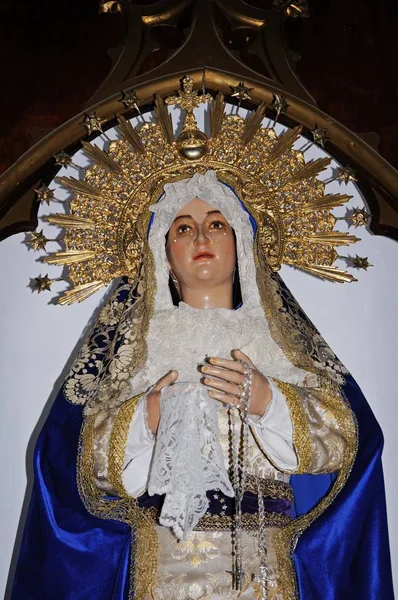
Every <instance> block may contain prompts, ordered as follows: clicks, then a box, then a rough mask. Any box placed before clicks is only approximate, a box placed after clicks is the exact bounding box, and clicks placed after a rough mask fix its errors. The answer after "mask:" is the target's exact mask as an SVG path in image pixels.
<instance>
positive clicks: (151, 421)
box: [146, 371, 178, 435]
mask: <svg viewBox="0 0 398 600" xmlns="http://www.w3.org/2000/svg"><path fill="white" fill-rule="evenodd" d="M177 378H178V372H177V371H169V372H168V373H166V375H163V377H161V378H160V379H159V381H158V382H157V383H156V385H154V387H153V388H152V389H151V391H150V392H149V394H148V395H147V397H146V412H147V415H148V418H147V423H148V427H149V429H150V430H151V431H152V433H153V434H154V435H156V432H157V430H158V427H159V421H160V396H161V394H160V392H161V390H162V389H163V388H164V387H167V386H169V385H171V384H172V383H174V382H175V381H177Z"/></svg>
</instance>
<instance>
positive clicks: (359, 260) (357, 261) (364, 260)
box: [352, 254, 373, 271]
mask: <svg viewBox="0 0 398 600" xmlns="http://www.w3.org/2000/svg"><path fill="white" fill-rule="evenodd" d="M352 266H353V267H354V269H365V271H367V270H368V268H369V267H373V265H371V264H370V262H369V261H368V257H367V256H366V257H361V256H358V254H356V255H355V258H353V259H352Z"/></svg>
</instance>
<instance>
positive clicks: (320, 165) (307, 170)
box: [290, 158, 332, 181]
mask: <svg viewBox="0 0 398 600" xmlns="http://www.w3.org/2000/svg"><path fill="white" fill-rule="evenodd" d="M331 161H332V159H331V158H317V159H316V160H311V161H310V162H308V163H307V164H306V165H305V166H304V167H301V169H299V170H298V171H296V173H294V174H293V175H292V177H291V179H290V180H291V181H303V179H309V178H310V177H316V176H317V175H319V173H320V172H321V171H324V170H325V169H326V167H328V166H329V165H330V163H331Z"/></svg>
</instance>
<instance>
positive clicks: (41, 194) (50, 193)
mask: <svg viewBox="0 0 398 600" xmlns="http://www.w3.org/2000/svg"><path fill="white" fill-rule="evenodd" d="M34 191H35V192H36V194H37V198H38V200H39V201H40V202H46V203H47V204H50V202H51V201H52V200H54V190H50V188H49V187H47V186H46V185H42V186H40V187H39V189H38V190H34Z"/></svg>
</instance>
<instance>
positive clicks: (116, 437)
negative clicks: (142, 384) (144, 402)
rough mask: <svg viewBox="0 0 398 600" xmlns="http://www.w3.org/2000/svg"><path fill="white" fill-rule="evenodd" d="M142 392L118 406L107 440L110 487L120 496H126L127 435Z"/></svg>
mask: <svg viewBox="0 0 398 600" xmlns="http://www.w3.org/2000/svg"><path fill="white" fill-rule="evenodd" d="M141 397H142V394H140V395H139V396H135V397H134V398H131V399H130V400H127V402H125V403H124V404H122V406H121V407H120V408H119V410H118V413H117V416H116V418H115V423H114V425H113V429H112V433H111V438H110V441H109V454H108V477H109V481H110V482H111V484H112V487H113V488H114V489H115V490H116V492H117V494H118V495H119V496H121V497H122V498H123V497H124V496H128V494H127V492H126V490H125V489H124V486H123V468H124V458H125V455H126V445H127V436H128V433H129V428H130V424H131V421H132V419H133V416H134V411H135V409H136V406H137V403H138V401H139V400H140V398H141Z"/></svg>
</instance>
